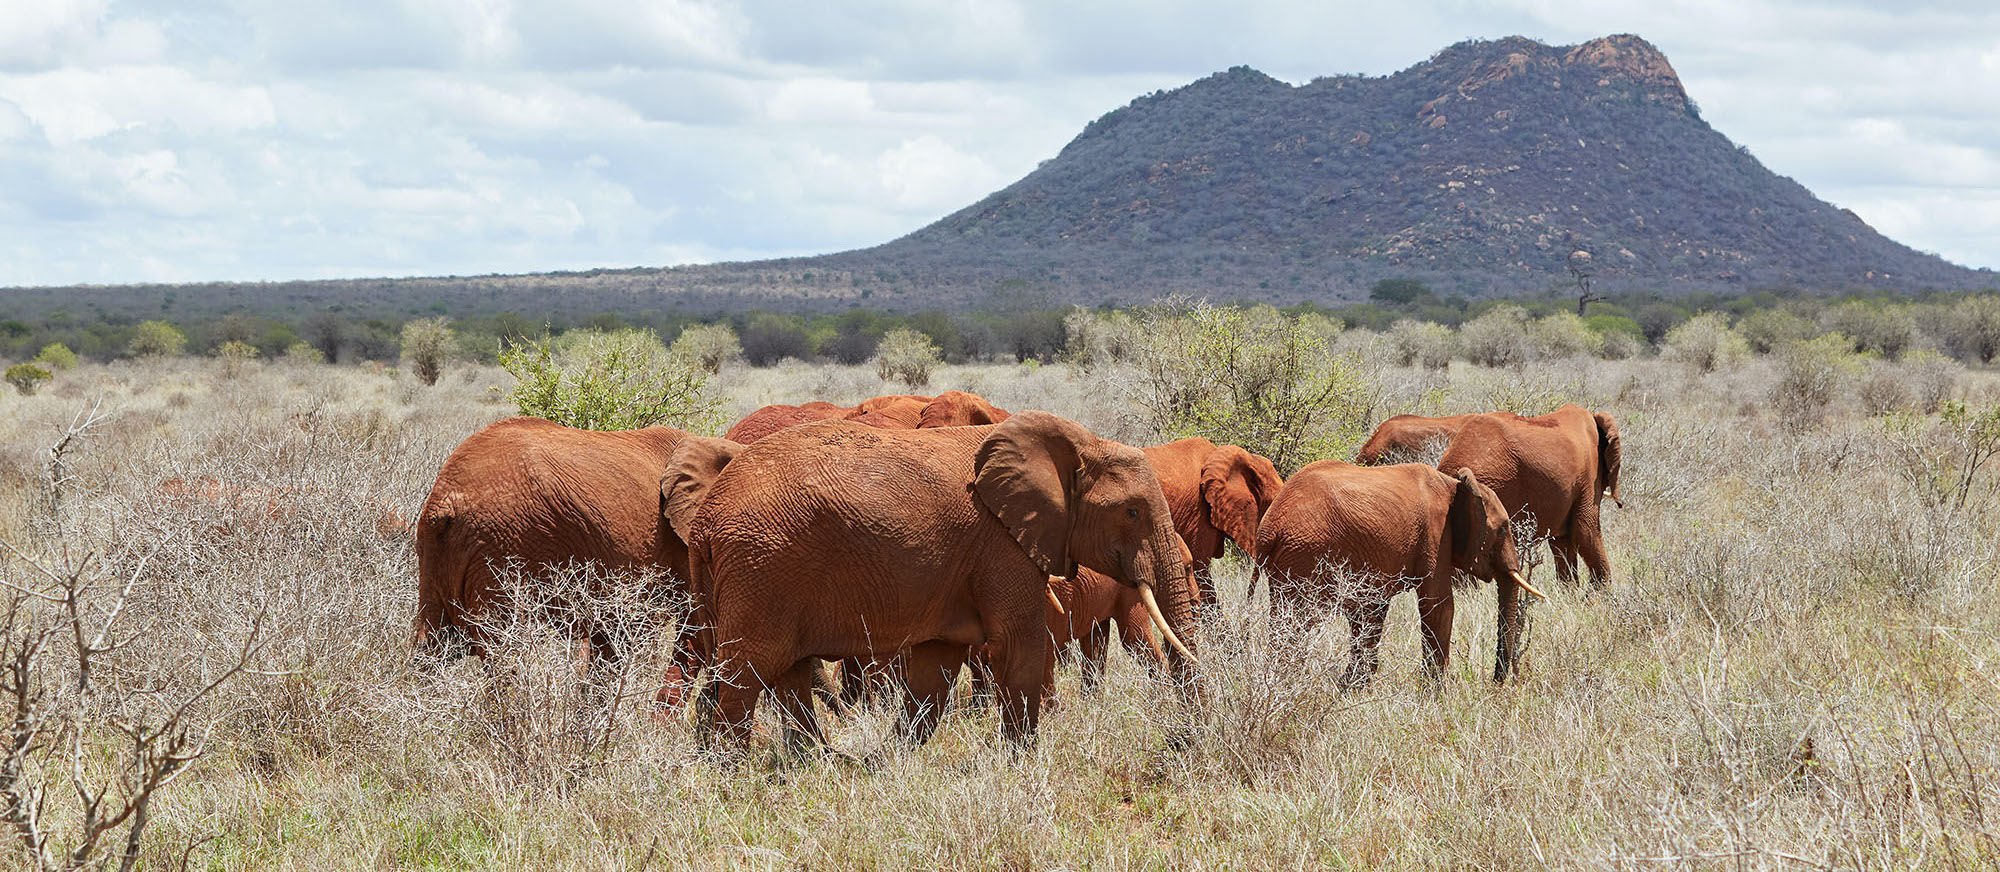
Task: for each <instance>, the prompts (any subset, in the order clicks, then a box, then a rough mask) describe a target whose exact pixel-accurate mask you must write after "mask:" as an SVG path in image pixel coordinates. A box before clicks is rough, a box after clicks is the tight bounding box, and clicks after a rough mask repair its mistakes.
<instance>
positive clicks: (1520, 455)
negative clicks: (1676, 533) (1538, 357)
mask: <svg viewBox="0 0 2000 872" xmlns="http://www.w3.org/2000/svg"><path fill="white" fill-rule="evenodd" d="M1623 457H1624V449H1623V447H1622V445H1621V443H1620V441H1619V438H1618V423H1617V422H1616V421H1615V420H1613V419H1612V417H1611V416H1610V415H1609V414H1606V413H1604V412H1595V413H1593V412H1591V411H1590V410H1588V409H1585V408H1583V407H1582V406H1576V405H1569V406H1564V407H1562V408H1560V409H1557V410H1555V411H1554V412H1550V413H1549V414H1547V415H1542V416H1540V417H1536V418H1523V417H1521V416H1518V415H1513V414H1509V413H1506V412H1489V413H1487V414H1484V415H1477V416H1474V417H1473V418H1471V419H1470V420H1468V421H1466V422H1465V426H1464V427H1462V428H1460V430H1459V431H1458V435H1457V436H1454V437H1452V440H1451V447H1450V448H1448V449H1446V450H1445V453H1444V457H1443V458H1441V459H1440V460H1439V461H1438V467H1439V468H1440V469H1458V468H1460V467H1463V468H1466V469H1470V470H1472V472H1473V473H1474V474H1475V475H1478V476H1479V480H1480V481H1482V482H1485V483H1486V484H1487V486H1489V487H1491V488H1493V491H1494V492H1495V493H1498V494H1499V495H1500V501H1501V502H1502V503H1504V504H1506V506H1507V510H1508V511H1509V512H1512V513H1514V514H1516V515H1518V514H1520V513H1521V512H1522V511H1524V510H1525V511H1527V512H1530V513H1532V514H1533V515H1534V518H1535V524H1536V528H1537V529H1536V534H1537V535H1538V536H1541V537H1546V538H1548V539H1549V540H1550V542H1549V545H1550V547H1549V550H1550V551H1551V552H1552V553H1553V554H1554V555H1555V564H1556V575H1557V577H1558V578H1559V579H1561V580H1562V581H1563V582H1564V583H1569V584H1573V583H1575V581H1576V564H1577V560H1578V559H1579V558H1581V559H1582V561H1583V562H1584V564H1585V565H1586V566H1588V567H1589V569H1590V580H1591V586H1592V587H1594V588H1599V589H1601V588H1603V587H1604V585H1605V584H1606V583H1607V582H1608V581H1609V579H1610V575H1611V563H1610V559H1609V557H1608V556H1607V555H1606V553H1605V550H1604V531H1603V527H1602V524H1601V519H1600V518H1599V516H1598V508H1599V504H1600V502H1601V501H1602V500H1603V499H1604V498H1605V497H1607V496H1608V497H1610V498H1611V501H1612V502H1613V503H1615V504H1617V505H1618V507H1619V508H1624V507H1625V501H1624V498H1623V496H1622V495H1621V492H1620V490H1619V486H1618V477H1619V473H1620V470H1621V468H1622V466H1623Z"/></svg>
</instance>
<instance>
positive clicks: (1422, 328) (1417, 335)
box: [1389, 318, 1457, 369]
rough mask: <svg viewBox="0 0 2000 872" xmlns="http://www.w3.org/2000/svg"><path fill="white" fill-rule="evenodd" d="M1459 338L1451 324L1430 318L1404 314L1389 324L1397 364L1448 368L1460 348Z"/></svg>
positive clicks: (1390, 339) (1391, 344) (1390, 338)
mask: <svg viewBox="0 0 2000 872" xmlns="http://www.w3.org/2000/svg"><path fill="white" fill-rule="evenodd" d="M1456 339H1457V337H1456V336H1455V335H1454V334H1453V333H1452V332H1451V328H1450V327H1446V326H1444V325H1443V324H1436V323H1432V322H1430V321H1412V320H1410V319H1407V318H1405V319H1403V320H1401V321H1397V322H1396V323H1395V324H1393V325H1391V326H1390V327H1389V343H1390V347H1391V348H1393V349H1395V358H1396V365H1398V366H1421V367H1423V368H1425V369H1449V368H1450V367H1451V358H1452V355H1453V352H1455V351H1456V350H1457V348H1456V346H1457V342H1456V341H1455V340H1456Z"/></svg>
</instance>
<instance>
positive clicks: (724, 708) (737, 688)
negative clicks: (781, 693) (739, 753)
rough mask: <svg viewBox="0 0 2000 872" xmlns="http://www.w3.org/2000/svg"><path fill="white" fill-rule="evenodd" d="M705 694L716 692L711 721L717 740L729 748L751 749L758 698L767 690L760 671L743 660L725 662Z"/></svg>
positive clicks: (717, 670) (716, 672)
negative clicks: (759, 674) (758, 675)
mask: <svg viewBox="0 0 2000 872" xmlns="http://www.w3.org/2000/svg"><path fill="white" fill-rule="evenodd" d="M704 693H705V695H706V694H710V693H712V694H713V699H714V705H713V708H712V709H711V714H710V724H711V732H712V733H713V734H714V736H715V738H716V740H717V741H720V742H721V743H723V745H724V747H727V748H732V749H736V750H748V749H749V747H750V733H751V727H752V726H753V725H754V721H755V719H756V716H757V698H758V697H759V696H762V695H763V693H764V683H763V681H762V680H760V679H759V678H758V677H757V671H756V670H755V669H752V668H751V667H750V666H749V664H746V663H743V662H742V661H738V660H730V661H725V662H724V663H723V665H722V666H720V667H719V668H717V669H716V670H715V676H714V678H713V679H712V680H711V681H710V682H709V686H708V687H707V688H705V689H704Z"/></svg>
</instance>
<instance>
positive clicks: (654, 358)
mask: <svg viewBox="0 0 2000 872" xmlns="http://www.w3.org/2000/svg"><path fill="white" fill-rule="evenodd" d="M500 365H501V366H502V367H504V368H505V369H506V370H507V371H508V372H509V373H512V374H513V375H514V377H515V378H516V379H519V380H520V382H519V384H517V385H515V386H514V390H513V392H512V393H511V394H509V395H508V396H509V398H510V399H512V400H513V401H514V403H515V404H516V405H517V406H519V407H520V409H521V414H523V415H533V416H535V417H538V418H547V419H548V420H551V421H554V422H556V423H558V424H566V425H568V426H571V427H581V428H583V429H586V430H629V429H633V428H638V427H650V426H652V425H655V424H667V425H670V426H674V427H679V428H680V429H683V430H688V431H691V432H696V433H712V432H714V430H715V428H716V427H717V426H718V425H719V424H720V423H721V416H720V413H719V410H720V408H721V405H722V402H721V400H720V399H718V398H717V397H715V396H713V395H712V394H710V393H709V392H708V372H707V370H704V369H702V368H701V366H700V365H699V364H697V363H695V362H693V361H690V360H687V359H685V358H682V357H678V356H676V355H674V354H673V353H672V352H670V351H668V350H667V347H666V346H665V345H663V344H661V342H660V338H659V337H658V336H656V335H654V334H653V332H652V331H650V330H621V331H618V332H616V333H599V332H596V331H571V332H569V333H566V334H563V336H562V337H561V338H559V339H557V340H553V341H552V340H549V339H547V338H543V339H541V340H537V341H533V342H527V343H522V344H519V345H516V346H515V347H513V348H511V349H508V350H506V351H502V352H501V353H500Z"/></svg>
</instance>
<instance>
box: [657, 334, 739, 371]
mask: <svg viewBox="0 0 2000 872" xmlns="http://www.w3.org/2000/svg"><path fill="white" fill-rule="evenodd" d="M672 350H673V353H674V354H677V355H679V356H681V357H683V358H685V359H687V360H691V361H694V362H695V363H697V364H700V365H701V368H702V369H705V370H708V371H709V372H710V373H717V372H721V371H722V365H723V364H725V363H728V362H730V361H732V360H741V359H742V358H743V343H742V342H740V341H738V340H737V338H736V331H734V330H731V329H729V325H727V324H699V325H696V326H693V327H689V328H687V329H686V330H682V331H681V335H679V336H677V337H675V338H674V347H673V349H672Z"/></svg>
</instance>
